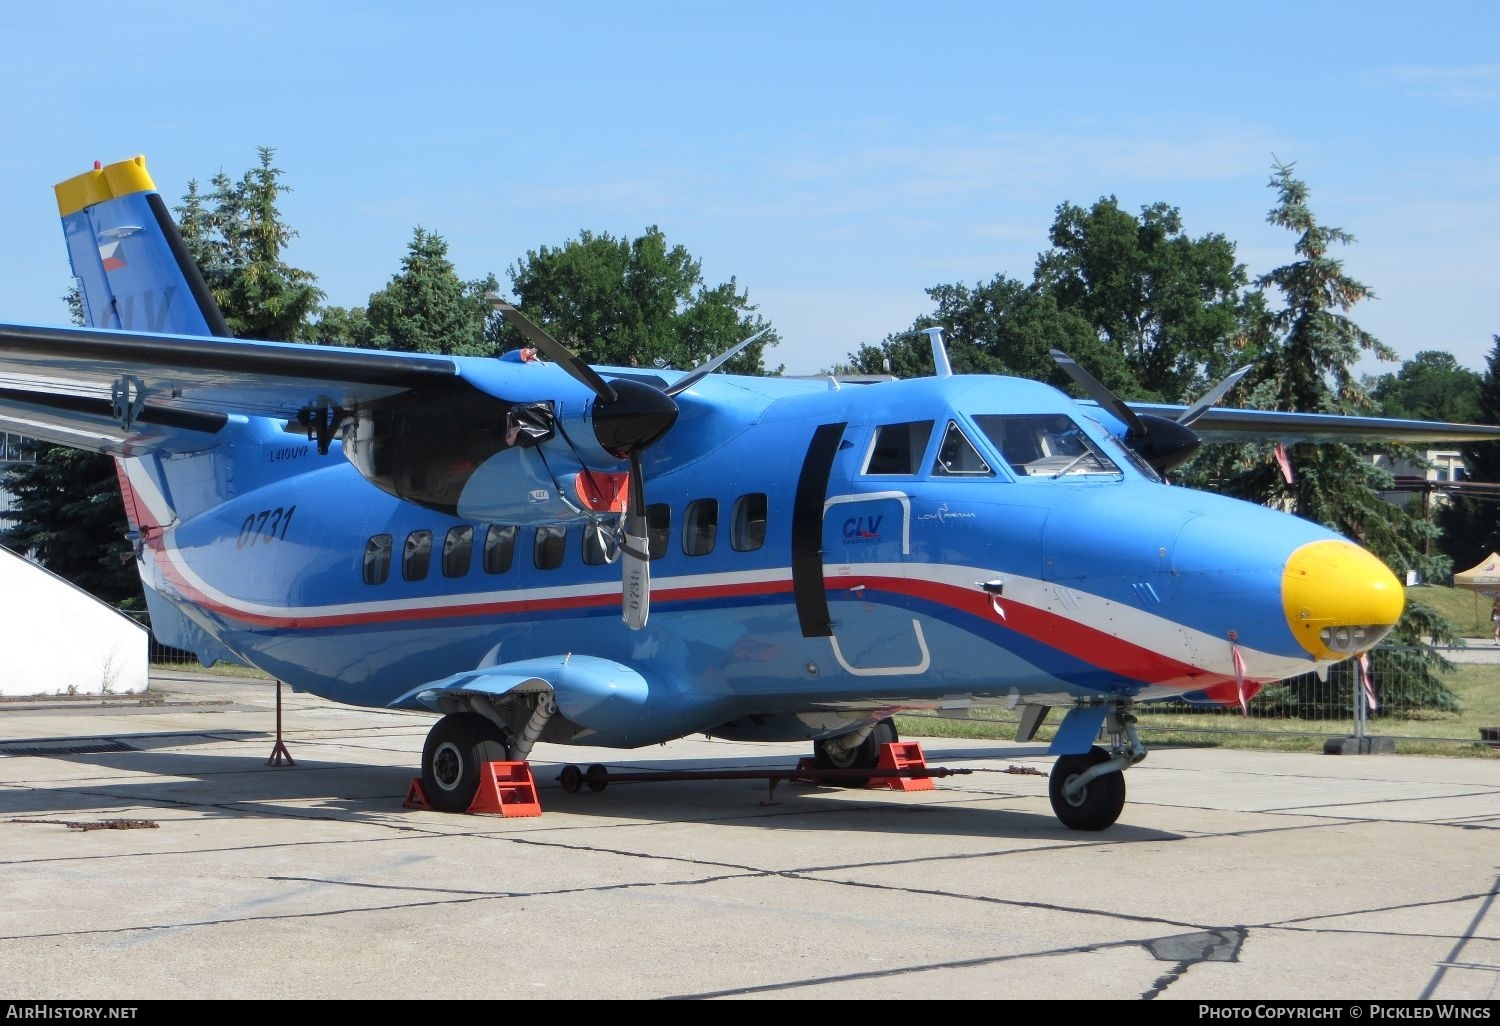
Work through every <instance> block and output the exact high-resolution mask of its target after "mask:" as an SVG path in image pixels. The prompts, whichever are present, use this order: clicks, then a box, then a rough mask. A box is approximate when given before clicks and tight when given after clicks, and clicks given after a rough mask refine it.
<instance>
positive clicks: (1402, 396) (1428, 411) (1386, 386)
mask: <svg viewBox="0 0 1500 1026" xmlns="http://www.w3.org/2000/svg"><path fill="white" fill-rule="evenodd" d="M1364 387H1365V389H1366V391H1368V392H1369V393H1370V397H1371V398H1372V399H1374V400H1375V402H1376V403H1377V404H1379V407H1380V412H1381V414H1383V415H1384V416H1387V417H1404V418H1407V419H1411V420H1442V421H1450V422H1455V423H1460V424H1472V423H1474V422H1475V420H1476V419H1477V418H1478V417H1479V415H1480V412H1479V392H1480V388H1481V381H1480V376H1479V375H1478V374H1476V373H1474V372H1473V371H1471V370H1469V369H1468V368H1467V367H1460V366H1459V365H1458V361H1457V360H1455V359H1454V358H1453V354H1452V353H1444V352H1440V351H1437V350H1431V349H1429V350H1425V351H1423V352H1420V353H1418V354H1417V355H1416V356H1414V357H1412V358H1411V359H1410V360H1406V361H1404V362H1403V363H1402V364H1401V369H1400V370H1398V371H1396V372H1395V373H1394V374H1382V375H1379V376H1378V377H1370V378H1368V379H1366V380H1365V382H1364Z"/></svg>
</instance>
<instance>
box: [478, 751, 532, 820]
mask: <svg viewBox="0 0 1500 1026" xmlns="http://www.w3.org/2000/svg"><path fill="white" fill-rule="evenodd" d="M468 811H469V812H470V813H471V814H472V813H476V812H488V813H498V814H500V815H502V816H540V815H541V814H542V806H541V803H540V802H538V801H537V797H536V782H535V781H534V780H533V779H532V778H531V766H530V765H529V764H528V763H524V762H492V763H489V764H488V765H487V766H485V768H484V772H483V773H482V774H481V775H480V778H479V792H478V793H477V794H475V795H474V800H473V801H472V802H471V803H469V809H468Z"/></svg>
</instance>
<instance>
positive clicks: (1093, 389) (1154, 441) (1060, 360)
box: [1052, 349, 1250, 478]
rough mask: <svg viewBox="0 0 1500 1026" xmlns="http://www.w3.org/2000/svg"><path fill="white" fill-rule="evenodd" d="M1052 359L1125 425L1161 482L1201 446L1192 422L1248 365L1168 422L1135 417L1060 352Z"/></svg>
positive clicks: (1145, 415) (1151, 415) (1155, 417)
mask: <svg viewBox="0 0 1500 1026" xmlns="http://www.w3.org/2000/svg"><path fill="white" fill-rule="evenodd" d="M1052 359H1053V360H1055V361H1057V365H1058V366H1059V367H1061V368H1062V369H1063V370H1064V371H1066V372H1067V374H1068V376H1069V377H1070V378H1072V379H1073V380H1074V381H1075V382H1076V383H1077V384H1078V386H1079V387H1080V388H1082V389H1083V390H1084V391H1085V392H1087V393H1088V394H1089V397H1090V398H1091V399H1093V400H1094V401H1095V402H1096V403H1098V404H1099V405H1100V407H1102V408H1103V409H1105V410H1108V411H1109V412H1110V413H1112V414H1114V415H1115V417H1116V418H1118V419H1119V420H1120V422H1121V423H1123V424H1124V425H1125V438H1124V442H1125V444H1126V445H1128V446H1130V448H1131V449H1132V450H1133V451H1134V452H1136V453H1137V454H1138V455H1139V456H1140V457H1141V459H1143V460H1145V461H1146V462H1147V463H1149V464H1150V465H1151V469H1153V470H1155V471H1156V472H1157V473H1158V474H1160V475H1161V476H1162V477H1163V478H1165V477H1166V476H1167V475H1168V474H1170V473H1171V472H1172V471H1174V470H1176V469H1177V468H1178V467H1180V466H1182V465H1183V464H1184V463H1186V462H1187V460H1188V458H1189V457H1190V456H1192V455H1193V453H1194V452H1196V451H1197V449H1198V446H1200V445H1202V444H1203V440H1202V439H1201V438H1199V437H1198V434H1197V432H1195V431H1193V430H1192V424H1193V422H1194V421H1196V420H1197V419H1198V418H1199V417H1202V416H1203V415H1204V414H1205V413H1207V412H1208V411H1209V410H1210V409H1212V408H1213V405H1214V404H1215V403H1217V402H1218V401H1219V400H1220V399H1222V398H1224V396H1225V395H1226V394H1227V393H1228V392H1229V390H1230V389H1231V388H1233V387H1234V386H1235V385H1237V384H1239V381H1240V379H1241V378H1243V377H1244V376H1245V375H1246V374H1248V373H1250V365H1248V364H1247V365H1246V366H1244V367H1241V368H1239V369H1238V370H1236V371H1234V372H1233V373H1231V374H1230V375H1229V376H1228V377H1226V378H1224V380H1223V381H1220V382H1219V383H1218V384H1217V385H1215V386H1214V387H1213V388H1211V389H1209V391H1208V392H1207V393H1205V394H1204V395H1203V396H1202V397H1201V398H1199V399H1198V401H1197V402H1195V403H1193V405H1191V406H1189V407H1188V408H1187V409H1186V410H1183V411H1182V413H1180V414H1178V415H1177V417H1176V418H1175V419H1169V418H1167V417H1161V416H1158V415H1156V414H1154V413H1136V412H1135V411H1134V410H1132V409H1131V408H1130V407H1129V406H1127V405H1125V402H1124V400H1122V399H1121V398H1120V397H1119V396H1117V395H1115V394H1114V393H1113V392H1111V391H1110V390H1109V389H1108V388H1106V387H1104V384H1103V383H1102V382H1101V381H1099V380H1098V379H1097V378H1095V377H1094V376H1093V375H1092V374H1090V373H1089V372H1088V371H1086V370H1084V369H1083V366H1082V365H1081V364H1079V363H1078V361H1077V360H1074V359H1073V358H1072V357H1071V356H1069V355H1068V354H1067V353H1065V352H1063V351H1062V350H1061V349H1054V350H1052Z"/></svg>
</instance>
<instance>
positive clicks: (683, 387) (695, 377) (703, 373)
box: [667, 325, 771, 395]
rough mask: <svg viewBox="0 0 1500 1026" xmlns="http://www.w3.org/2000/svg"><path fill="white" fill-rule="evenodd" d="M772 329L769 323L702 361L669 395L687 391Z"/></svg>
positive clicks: (670, 389) (674, 386)
mask: <svg viewBox="0 0 1500 1026" xmlns="http://www.w3.org/2000/svg"><path fill="white" fill-rule="evenodd" d="M770 330H771V327H770V325H767V326H766V327H764V328H761V329H760V330H759V331H757V332H756V333H755V334H754V335H751V336H750V337H749V338H747V339H745V340H744V341H743V342H738V343H736V344H735V346H734V348H732V349H726V350H724V352H722V353H720V354H719V355H718V356H716V357H714V358H713V359H712V360H709V361H708V362H707V363H702V364H699V365H698V366H697V367H694V368H693V369H692V370H691V371H689V372H688V374H687V376H686V377H684V378H680V379H678V380H677V381H676V382H674V383H673V384H672V385H671V386H670V387H669V388H668V389H667V395H677V394H678V393H679V392H686V391H687V390H688V389H690V388H692V387H693V386H694V385H696V384H697V383H698V382H700V381H702V380H703V379H704V378H705V377H707V376H708V375H710V374H712V373H713V372H714V371H716V370H718V369H719V368H720V367H722V366H724V364H726V363H728V362H729V361H730V360H732V359H734V358H735V357H736V356H738V355H739V353H740V350H742V349H744V348H745V347H746V346H748V345H749V344H750V343H751V342H754V341H755V340H756V339H758V338H760V337H761V336H762V335H764V334H765V333H766V332H768V331H770Z"/></svg>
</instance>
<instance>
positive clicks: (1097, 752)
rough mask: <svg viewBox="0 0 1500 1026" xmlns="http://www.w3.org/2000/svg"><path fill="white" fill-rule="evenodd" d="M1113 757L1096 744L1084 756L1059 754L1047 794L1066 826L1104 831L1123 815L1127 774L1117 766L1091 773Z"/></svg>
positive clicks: (1054, 809)
mask: <svg viewBox="0 0 1500 1026" xmlns="http://www.w3.org/2000/svg"><path fill="white" fill-rule="evenodd" d="M1111 760H1112V757H1111V756H1110V754H1109V753H1108V752H1106V751H1105V750H1104V749H1102V748H1099V747H1097V746H1095V747H1094V748H1091V749H1089V750H1088V752H1086V753H1084V754H1083V755H1063V756H1059V757H1058V760H1057V761H1056V762H1055V763H1053V764H1052V776H1051V777H1050V778H1049V779H1048V781H1047V796H1048V797H1049V798H1051V799H1052V811H1053V812H1054V813H1056V814H1057V818H1058V819H1059V820H1061V821H1062V824H1063V826H1065V827H1068V828H1070V829H1072V830H1103V829H1105V828H1106V827H1109V826H1112V825H1114V822H1115V820H1117V819H1119V818H1120V813H1121V811H1123V810H1124V808H1125V774H1124V773H1122V772H1121V771H1120V770H1118V769H1115V770H1109V771H1106V772H1104V773H1101V774H1099V775H1097V776H1090V775H1089V771H1090V770H1092V769H1093V768H1094V767H1096V766H1100V765H1102V764H1104V763H1106V762H1110V761H1111Z"/></svg>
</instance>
